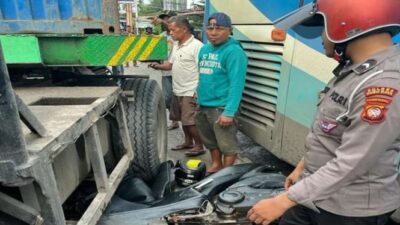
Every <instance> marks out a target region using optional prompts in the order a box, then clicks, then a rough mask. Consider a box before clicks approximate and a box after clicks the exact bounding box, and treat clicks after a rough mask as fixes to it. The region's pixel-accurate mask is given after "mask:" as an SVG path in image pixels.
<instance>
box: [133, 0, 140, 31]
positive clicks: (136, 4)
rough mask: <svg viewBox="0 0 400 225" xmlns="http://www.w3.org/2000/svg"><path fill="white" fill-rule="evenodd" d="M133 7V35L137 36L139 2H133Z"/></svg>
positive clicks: (136, 0)
mask: <svg viewBox="0 0 400 225" xmlns="http://www.w3.org/2000/svg"><path fill="white" fill-rule="evenodd" d="M133 4H134V7H135V34H136V35H138V34H139V27H138V24H139V0H135V2H134V3H133Z"/></svg>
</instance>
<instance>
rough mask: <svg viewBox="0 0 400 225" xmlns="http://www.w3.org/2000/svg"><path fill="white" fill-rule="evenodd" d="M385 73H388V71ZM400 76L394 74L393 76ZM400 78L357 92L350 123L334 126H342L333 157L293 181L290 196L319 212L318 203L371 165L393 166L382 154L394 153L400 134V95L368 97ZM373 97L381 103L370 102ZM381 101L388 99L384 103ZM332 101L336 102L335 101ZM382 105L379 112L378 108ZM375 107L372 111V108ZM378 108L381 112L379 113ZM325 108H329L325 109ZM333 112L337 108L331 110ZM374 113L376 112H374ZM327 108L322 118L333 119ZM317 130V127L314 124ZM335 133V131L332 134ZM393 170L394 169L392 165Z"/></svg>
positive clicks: (379, 81)
mask: <svg viewBox="0 0 400 225" xmlns="http://www.w3.org/2000/svg"><path fill="white" fill-rule="evenodd" d="M386 76H388V75H387V74H386ZM395 76H398V74H397V73H396V74H394V75H393V77H395ZM397 83H398V80H395V79H393V78H385V79H379V80H375V81H374V82H371V83H369V84H368V85H365V86H364V87H363V88H361V89H360V90H359V91H358V92H357V93H356V95H355V98H354V99H353V102H352V103H351V105H350V111H349V114H348V118H349V121H350V123H349V124H346V125H347V126H345V125H344V124H340V123H338V125H337V126H338V127H336V128H335V129H340V130H342V131H341V133H342V134H341V135H340V136H338V138H340V139H339V140H341V144H340V146H339V147H338V148H337V149H336V150H335V152H334V153H333V154H334V158H332V159H331V160H329V161H328V162H327V163H326V164H325V165H323V166H322V167H320V168H319V169H318V170H317V171H315V172H314V173H313V174H312V175H310V176H307V177H306V178H304V179H302V180H301V181H299V182H297V183H296V184H294V185H293V186H292V187H290V189H289V190H288V194H289V197H290V198H291V199H293V200H294V201H296V202H297V203H299V204H302V205H304V206H306V207H308V208H311V209H314V210H315V211H318V209H317V208H316V205H315V204H316V203H317V202H320V201H323V200H325V199H328V198H330V197H332V195H334V194H339V195H340V194H341V192H340V191H341V190H345V189H343V187H346V186H348V185H349V184H351V183H353V182H354V181H355V180H357V179H359V178H360V177H362V176H365V175H366V174H367V173H368V171H370V169H371V168H372V165H380V166H382V165H385V167H386V166H387V167H388V168H390V167H392V166H393V167H394V165H392V163H393V162H389V160H388V162H386V161H385V162H382V161H381V160H382V157H383V156H387V154H391V152H389V151H392V150H391V149H390V148H389V147H390V146H391V145H392V144H393V143H394V142H395V140H396V139H397V138H398V137H399V136H400V113H399V112H400V97H399V94H397V95H396V94H395V95H394V96H392V97H388V96H383V95H382V96H373V98H367V97H366V94H365V93H367V91H368V90H369V88H370V87H393V89H398V87H395V86H393V85H396V84H397ZM372 99H374V101H376V100H380V102H379V103H375V102H371V100H372ZM382 101H386V103H384V104H383V105H382ZM332 104H335V103H333V102H332ZM380 106H382V107H381V108H380V111H379V109H378V108H379V107H380ZM369 109H372V111H369ZM375 109H376V110H378V113H376V112H377V111H376V110H375ZM325 110H326V108H325ZM332 111H334V110H332ZM366 112H368V113H372V114H371V115H373V116H375V115H376V116H379V117H375V118H376V120H368V119H366V117H365V113H366ZM374 113H375V114H374ZM331 116H332V117H329V113H328V112H327V111H325V114H324V117H323V118H322V119H328V120H330V119H331V120H332V119H333V121H334V119H335V118H336V116H337V115H336V114H335V115H333V114H332V115H331ZM314 128H315V129H318V127H314ZM321 132H322V131H321ZM331 135H332V134H331ZM392 169H393V168H392Z"/></svg>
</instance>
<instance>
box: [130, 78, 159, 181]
mask: <svg viewBox="0 0 400 225" xmlns="http://www.w3.org/2000/svg"><path fill="white" fill-rule="evenodd" d="M122 89H123V90H125V91H133V98H132V99H129V98H126V99H125V100H124V101H125V103H126V111H127V112H126V118H127V123H128V129H129V134H130V137H131V143H132V147H133V151H134V159H133V163H132V166H131V170H132V172H133V176H135V177H140V178H142V179H143V180H145V181H151V180H152V179H153V178H154V177H155V176H156V174H157V172H158V168H159V166H160V163H161V162H163V161H165V160H166V156H167V154H166V153H167V118H166V111H165V103H164V98H163V96H162V94H161V93H162V92H161V89H160V87H159V86H158V84H157V82H156V81H154V80H149V79H139V78H138V79H128V80H126V81H125V82H124V83H123V85H122Z"/></svg>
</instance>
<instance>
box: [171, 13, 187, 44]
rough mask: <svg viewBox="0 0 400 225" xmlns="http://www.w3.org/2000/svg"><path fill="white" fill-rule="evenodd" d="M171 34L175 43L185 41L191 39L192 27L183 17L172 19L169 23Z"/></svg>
mask: <svg viewBox="0 0 400 225" xmlns="http://www.w3.org/2000/svg"><path fill="white" fill-rule="evenodd" d="M168 29H169V34H170V35H171V37H172V39H173V40H174V41H178V42H181V41H184V40H186V39H188V38H190V37H191V35H192V30H193V28H192V26H191V25H190V23H189V21H188V20H187V19H186V18H184V17H182V16H174V17H171V18H170V19H169V21H168Z"/></svg>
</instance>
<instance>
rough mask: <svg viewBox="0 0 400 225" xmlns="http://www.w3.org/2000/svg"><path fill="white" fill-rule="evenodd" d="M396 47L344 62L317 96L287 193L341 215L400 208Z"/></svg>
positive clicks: (399, 88)
mask: <svg viewBox="0 0 400 225" xmlns="http://www.w3.org/2000/svg"><path fill="white" fill-rule="evenodd" d="M399 91H400V47H399V46H393V47H391V48H389V49H386V50H384V51H383V52H380V53H378V54H376V55H375V56H373V57H371V58H370V59H368V60H366V61H365V62H363V63H360V64H358V65H347V66H346V67H345V68H343V69H342V70H341V71H340V73H339V74H338V76H336V77H334V78H333V79H332V80H331V81H330V82H329V83H328V84H327V87H326V88H325V90H324V91H323V92H321V95H320V101H319V103H318V110H317V112H316V115H315V118H314V122H313V124H312V127H311V130H310V133H309V134H308V136H307V138H306V149H307V151H306V154H305V156H304V162H305V170H304V173H303V176H302V177H303V179H301V180H300V181H299V182H297V183H296V184H295V185H293V186H292V187H291V188H290V189H289V198H291V199H292V200H294V201H296V202H297V203H298V204H302V205H305V206H306V207H309V208H311V209H314V210H316V211H318V209H317V208H316V207H319V208H322V209H324V210H326V211H329V212H332V213H335V214H339V215H343V216H373V215H380V214H383V213H386V212H390V211H393V210H395V209H397V208H398V207H400V175H399V171H398V170H399V152H400V93H398V92H399Z"/></svg>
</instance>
